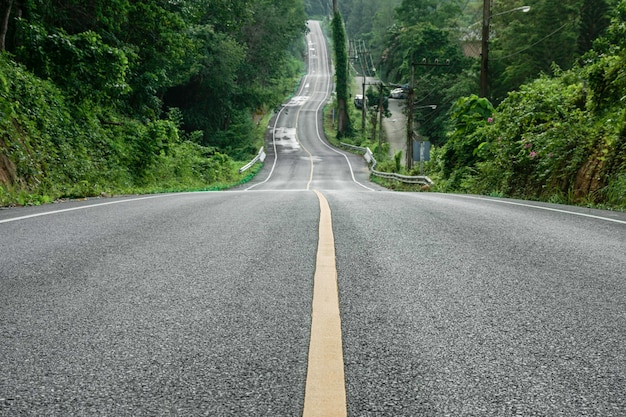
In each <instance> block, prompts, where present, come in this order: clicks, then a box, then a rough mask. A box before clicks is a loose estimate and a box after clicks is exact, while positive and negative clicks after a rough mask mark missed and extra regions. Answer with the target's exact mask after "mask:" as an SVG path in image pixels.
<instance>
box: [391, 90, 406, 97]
mask: <svg viewBox="0 0 626 417" xmlns="http://www.w3.org/2000/svg"><path fill="white" fill-rule="evenodd" d="M391 98H406V91H404V89H403V88H394V89H393V90H391Z"/></svg>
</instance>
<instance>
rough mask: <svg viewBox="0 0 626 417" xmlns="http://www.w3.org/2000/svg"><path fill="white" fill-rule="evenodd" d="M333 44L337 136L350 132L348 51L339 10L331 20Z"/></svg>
mask: <svg viewBox="0 0 626 417" xmlns="http://www.w3.org/2000/svg"><path fill="white" fill-rule="evenodd" d="M332 31H333V44H334V47H335V72H336V91H337V132H338V135H339V136H344V135H349V134H350V133H351V129H352V127H351V125H350V118H349V116H348V91H349V90H348V83H349V77H350V74H349V71H348V51H347V47H346V32H345V29H344V26H343V19H342V17H341V13H340V12H339V11H336V12H335V15H334V17H333V21H332Z"/></svg>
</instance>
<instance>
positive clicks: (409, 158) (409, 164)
mask: <svg viewBox="0 0 626 417" xmlns="http://www.w3.org/2000/svg"><path fill="white" fill-rule="evenodd" d="M416 65H417V66H421V67H444V66H448V65H450V60H448V59H446V60H445V62H444V63H443V64H442V63H440V62H439V60H438V59H435V62H433V63H429V62H428V61H427V60H426V58H424V59H422V62H419V63H415V62H411V83H410V84H409V95H408V96H407V99H406V102H407V106H408V111H407V118H406V169H407V170H410V169H411V168H413V114H414V110H415V66H416Z"/></svg>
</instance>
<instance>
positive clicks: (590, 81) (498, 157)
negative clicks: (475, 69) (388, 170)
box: [439, 1, 626, 208]
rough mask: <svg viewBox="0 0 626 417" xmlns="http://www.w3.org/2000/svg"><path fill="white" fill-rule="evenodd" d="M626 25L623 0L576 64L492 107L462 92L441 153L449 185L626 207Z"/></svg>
mask: <svg viewBox="0 0 626 417" xmlns="http://www.w3.org/2000/svg"><path fill="white" fill-rule="evenodd" d="M625 28H626V1H622V2H621V3H620V4H619V5H618V6H617V7H616V8H615V15H614V18H613V20H612V23H611V25H610V27H609V29H608V31H607V33H606V35H605V36H603V37H601V38H599V39H598V40H597V41H596V42H595V43H594V49H593V50H591V51H589V52H588V53H587V54H586V55H585V56H584V59H583V60H582V61H581V63H580V64H578V65H575V66H574V67H573V68H572V69H570V70H567V71H561V70H559V69H555V71H554V72H555V75H553V76H547V75H543V76H541V77H539V78H538V79H536V80H535V81H533V82H531V83H528V84H525V85H522V86H521V88H520V89H519V91H515V92H512V93H510V94H509V95H508V97H507V98H506V99H505V100H504V101H503V102H502V103H501V104H500V105H499V106H498V107H497V108H496V109H495V110H494V111H493V114H491V115H490V114H489V111H488V110H489V108H488V106H486V105H482V106H474V107H471V106H466V103H467V99H461V100H459V102H458V103H457V105H456V106H455V107H456V108H458V109H460V110H459V111H457V112H453V113H452V117H453V120H454V121H455V126H454V129H453V130H452V133H451V136H450V140H449V141H448V142H447V143H446V145H445V146H444V148H443V152H442V154H441V155H440V159H439V168H440V172H441V173H442V176H443V180H444V181H445V183H446V185H447V186H448V187H450V188H451V189H457V190H466V191H469V192H478V193H485V194H495V195H508V196H517V197H523V198H531V199H542V200H547V201H553V202H567V203H586V204H596V205H607V206H610V207H619V208H626V106H624V103H625V102H626V53H625V51H626V48H625V47H626V36H625V35H626V29H625ZM470 101H473V102H475V103H476V102H477V99H476V98H474V99H472V100H470ZM483 104H484V103H483ZM465 120H472V123H465V122H464V121H465Z"/></svg>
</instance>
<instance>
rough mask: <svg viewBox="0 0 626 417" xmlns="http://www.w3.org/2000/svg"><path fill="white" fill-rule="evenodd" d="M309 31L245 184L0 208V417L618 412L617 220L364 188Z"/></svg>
mask: <svg viewBox="0 0 626 417" xmlns="http://www.w3.org/2000/svg"><path fill="white" fill-rule="evenodd" d="M309 27H310V29H311V31H310V33H309V35H308V37H307V39H308V42H309V57H308V64H309V65H308V74H307V75H306V77H305V78H304V79H303V82H302V84H301V87H300V90H299V91H298V94H297V95H296V96H295V97H293V99H292V100H291V101H289V102H288V103H286V104H285V106H284V107H283V108H282V109H281V111H280V112H279V113H278V114H277V116H276V119H275V120H274V121H273V122H272V126H270V129H271V132H272V134H273V140H272V141H271V143H270V144H268V146H267V148H268V158H267V159H266V161H265V166H264V168H263V169H262V170H261V172H260V173H259V174H258V175H257V177H256V178H255V180H254V181H252V182H251V183H249V184H246V185H245V186H243V187H240V188H238V189H234V190H230V191H225V192H199V193H178V194H162V195H148V196H127V197H116V198H108V199H89V200H84V201H72V202H66V203H63V204H52V205H46V206H41V207H24V208H13V209H4V210H0V236H1V239H0V416H37V417H44V416H118V417H119V416H168V417H169V416H301V415H304V416H325V417H332V416H355V417H356V416H359V417H361V416H481V417H484V416H625V415H626V214H625V213H616V212H608V211H601V210H592V209H585V208H579V207H569V206H557V205H550V204H540V203H530V202H524V201H516V200H507V199H495V198H487V197H479V196H463V195H446V194H437V193H396V192H389V191H386V190H384V189H382V188H380V187H378V186H377V185H375V184H373V183H371V182H369V180H368V177H369V175H368V170H367V167H366V165H365V163H364V162H363V160H362V159H361V158H360V157H357V156H355V155H350V154H346V153H344V152H342V151H339V150H336V149H334V148H332V147H330V146H329V145H328V144H327V142H326V141H325V139H324V138H323V136H322V135H321V133H320V131H321V127H320V123H321V108H322V106H323V105H324V104H325V103H326V101H327V100H328V97H329V94H330V91H331V88H332V85H331V82H332V75H331V74H332V72H331V68H330V60H329V57H328V52H327V47H326V43H325V40H324V37H323V35H322V32H321V29H320V26H319V24H318V23H317V22H309Z"/></svg>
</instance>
